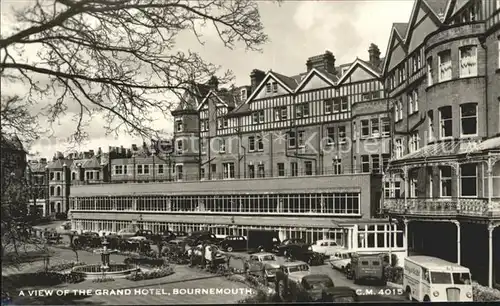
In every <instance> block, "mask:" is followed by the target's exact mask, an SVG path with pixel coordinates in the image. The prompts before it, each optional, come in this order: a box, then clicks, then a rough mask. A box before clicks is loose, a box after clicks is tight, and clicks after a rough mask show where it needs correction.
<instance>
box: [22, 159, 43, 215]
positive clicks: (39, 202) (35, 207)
mask: <svg viewBox="0 0 500 306" xmlns="http://www.w3.org/2000/svg"><path fill="white" fill-rule="evenodd" d="M47 167H48V163H47V159H46V158H40V159H38V160H30V161H28V165H27V167H26V176H27V180H28V182H29V186H30V196H29V210H30V213H32V214H37V215H39V216H42V217H47V216H49V181H48V175H47V174H48V168H47Z"/></svg>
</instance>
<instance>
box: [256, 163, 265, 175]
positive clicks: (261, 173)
mask: <svg viewBox="0 0 500 306" xmlns="http://www.w3.org/2000/svg"><path fill="white" fill-rule="evenodd" d="M257 171H258V172H257V175H258V177H265V176H266V173H265V170H264V165H263V164H261V165H259V166H258V168H257Z"/></svg>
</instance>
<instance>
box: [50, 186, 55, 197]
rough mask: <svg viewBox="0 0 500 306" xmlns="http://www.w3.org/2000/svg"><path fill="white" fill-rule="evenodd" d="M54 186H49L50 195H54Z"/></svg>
mask: <svg viewBox="0 0 500 306" xmlns="http://www.w3.org/2000/svg"><path fill="white" fill-rule="evenodd" d="M54 190H55V188H54V186H50V195H51V196H53V195H54Z"/></svg>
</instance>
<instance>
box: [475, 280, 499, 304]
mask: <svg viewBox="0 0 500 306" xmlns="http://www.w3.org/2000/svg"><path fill="white" fill-rule="evenodd" d="M472 295H473V298H474V302H498V301H500V290H498V289H494V288H489V287H486V286H481V285H479V284H478V283H477V282H472Z"/></svg>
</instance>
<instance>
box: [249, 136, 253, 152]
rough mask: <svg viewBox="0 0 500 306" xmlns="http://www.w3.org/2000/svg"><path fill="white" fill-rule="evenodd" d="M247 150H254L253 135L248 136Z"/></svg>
mask: <svg viewBox="0 0 500 306" xmlns="http://www.w3.org/2000/svg"><path fill="white" fill-rule="evenodd" d="M248 151H250V152H254V151H255V136H250V137H248Z"/></svg>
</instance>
